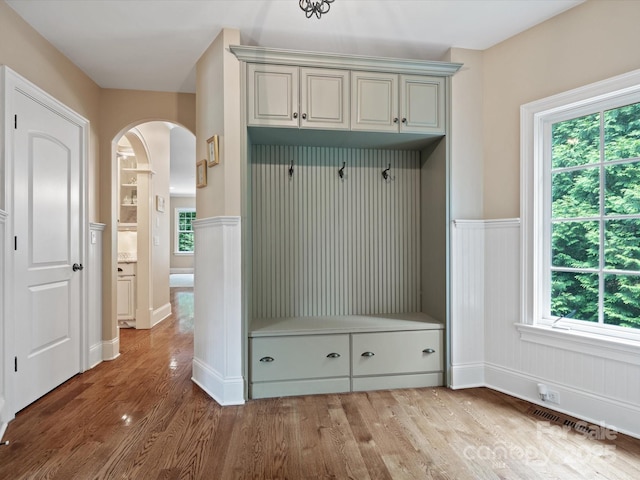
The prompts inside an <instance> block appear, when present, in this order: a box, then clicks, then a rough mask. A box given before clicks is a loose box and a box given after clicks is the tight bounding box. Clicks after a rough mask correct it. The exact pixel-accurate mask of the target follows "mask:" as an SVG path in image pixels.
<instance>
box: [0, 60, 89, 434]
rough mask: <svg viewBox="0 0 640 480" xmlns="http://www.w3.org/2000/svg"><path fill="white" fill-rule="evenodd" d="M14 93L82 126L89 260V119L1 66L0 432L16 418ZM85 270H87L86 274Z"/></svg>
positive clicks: (83, 297) (83, 294)
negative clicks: (0, 299) (0, 289)
mask: <svg viewBox="0 0 640 480" xmlns="http://www.w3.org/2000/svg"><path fill="white" fill-rule="evenodd" d="M15 92H21V93H22V94H24V95H26V96H28V97H30V98H32V99H33V100H34V101H36V102H38V103H40V104H41V105H43V106H44V107H46V108H48V109H50V110H52V111H54V112H56V113H57V114H58V115H60V116H62V117H64V118H65V119H66V120H67V121H69V122H71V123H73V124H75V125H77V126H78V127H79V128H80V131H81V138H80V139H79V141H80V143H81V146H80V157H81V158H80V205H79V209H80V218H79V229H80V238H79V243H80V254H79V256H80V258H79V262H80V263H82V264H83V265H88V256H87V254H88V250H87V239H88V226H89V222H88V210H87V204H88V200H87V183H88V180H87V179H88V169H87V163H88V161H87V159H88V153H89V121H88V120H87V119H86V118H84V117H82V116H81V115H79V114H78V113H76V112H75V111H73V110H72V109H71V108H69V107H67V106H66V105H64V104H63V103H61V102H60V101H58V100H56V99H55V98H54V97H52V96H51V95H49V94H48V93H46V92H45V91H44V90H42V89H41V88H39V87H38V86H36V85H35V84H33V83H31V82H30V81H29V80H27V79H25V78H24V77H22V76H20V75H19V74H17V73H16V72H14V71H13V70H11V69H10V68H9V67H7V66H4V65H2V66H0V93H1V95H2V100H3V102H2V107H1V108H2V110H1V112H0V113H1V115H0V132H2V133H1V134H0V135H1V136H0V192H2V194H1V195H0V210H4V211H5V213H6V224H5V227H6V228H5V234H4V238H3V240H4V245H5V248H3V251H2V255H3V261H2V262H0V266H2V267H3V268H2V271H1V272H0V275H1V276H2V280H1V281H0V285H3V292H2V296H3V297H4V298H3V300H4V302H3V307H2V311H1V312H0V334H1V338H0V339H1V341H2V344H1V347H2V355H0V432H2V431H3V426H6V423H7V422H9V421H10V420H12V419H13V418H14V417H15V414H16V410H15V399H14V392H15V384H14V381H15V376H14V375H13V374H14V373H15V372H14V368H13V366H14V365H13V360H12V359H13V358H14V357H15V325H16V318H17V315H18V306H16V305H14V289H13V284H14V282H13V278H14V277H15V269H14V261H13V260H14V259H13V250H11V249H10V245H12V240H11V239H12V237H13V236H14V231H13V218H12V214H13V211H14V191H13V175H14V169H13V164H14V158H13V153H14V152H13V142H14V140H13V136H14V121H15V118H14V113H13V112H14V110H15V109H14V95H15ZM85 275H87V274H86V273H85ZM87 283H88V282H80V320H79V321H80V325H79V332H80V339H79V340H80V341H79V348H80V364H79V366H78V367H79V372H84V371H85V370H87V369H88V368H89V339H88V330H89V329H88V313H89V308H88V285H87Z"/></svg>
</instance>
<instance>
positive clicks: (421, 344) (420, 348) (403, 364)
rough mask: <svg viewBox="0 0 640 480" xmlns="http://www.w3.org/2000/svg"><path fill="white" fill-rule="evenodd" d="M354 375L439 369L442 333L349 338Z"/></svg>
mask: <svg viewBox="0 0 640 480" xmlns="http://www.w3.org/2000/svg"><path fill="white" fill-rule="evenodd" d="M351 351H352V372H353V375H354V376H362V375H390V374H403V373H418V372H434V371H438V370H441V369H442V330H428V331H415V332H380V333H359V334H354V335H353V338H352V350H351Z"/></svg>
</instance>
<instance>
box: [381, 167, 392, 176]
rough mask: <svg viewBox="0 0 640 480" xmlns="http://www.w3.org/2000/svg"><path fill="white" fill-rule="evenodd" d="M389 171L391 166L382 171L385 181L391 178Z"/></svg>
mask: <svg viewBox="0 0 640 480" xmlns="http://www.w3.org/2000/svg"><path fill="white" fill-rule="evenodd" d="M389 170H391V164H389V166H388V167H387V168H386V169H384V170H383V171H382V178H384V179H385V180H386V179H388V178H389Z"/></svg>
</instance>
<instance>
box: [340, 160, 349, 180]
mask: <svg viewBox="0 0 640 480" xmlns="http://www.w3.org/2000/svg"><path fill="white" fill-rule="evenodd" d="M346 165H347V162H342V168H341V169H339V170H338V176H339V177H340V178H344V167H345V166H346Z"/></svg>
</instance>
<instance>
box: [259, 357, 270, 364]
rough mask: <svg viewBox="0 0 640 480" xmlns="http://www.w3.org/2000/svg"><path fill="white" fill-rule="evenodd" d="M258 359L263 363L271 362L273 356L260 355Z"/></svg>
mask: <svg viewBox="0 0 640 480" xmlns="http://www.w3.org/2000/svg"><path fill="white" fill-rule="evenodd" d="M260 361H261V362H264V363H271V362H273V357H262V358H261V359H260Z"/></svg>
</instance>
